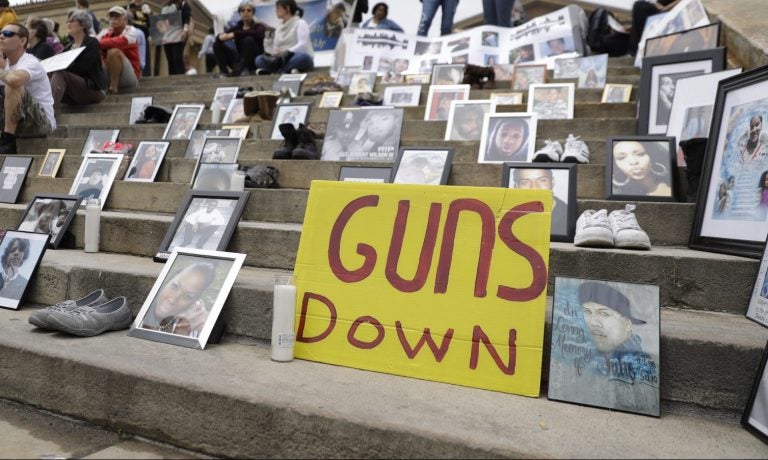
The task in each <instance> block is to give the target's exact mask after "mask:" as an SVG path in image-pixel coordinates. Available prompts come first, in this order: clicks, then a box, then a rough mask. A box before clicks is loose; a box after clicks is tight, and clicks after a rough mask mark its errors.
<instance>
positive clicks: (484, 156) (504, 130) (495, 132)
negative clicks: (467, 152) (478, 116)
mask: <svg viewBox="0 0 768 460" xmlns="http://www.w3.org/2000/svg"><path fill="white" fill-rule="evenodd" d="M537 123H538V119H537V118H536V114H535V113H508V112H504V113H488V114H486V115H485V117H484V118H483V134H482V136H481V138H480V149H479V150H478V157H477V162H478V163H504V162H507V161H531V159H532V158H533V153H534V151H535V143H536V126H537Z"/></svg>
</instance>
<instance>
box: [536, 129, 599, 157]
mask: <svg viewBox="0 0 768 460" xmlns="http://www.w3.org/2000/svg"><path fill="white" fill-rule="evenodd" d="M533 161H535V162H540V163H552V162H562V163H582V164H584V163H589V147H588V146H587V143H586V142H584V141H582V140H581V139H580V138H579V136H574V135H573V134H569V135H568V139H566V140H565V149H563V146H562V145H561V144H560V143H559V142H557V141H550V140H549V139H547V140H545V141H544V147H542V148H540V149H539V150H537V151H536V153H534V154H533Z"/></svg>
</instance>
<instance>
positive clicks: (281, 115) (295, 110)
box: [269, 102, 312, 140]
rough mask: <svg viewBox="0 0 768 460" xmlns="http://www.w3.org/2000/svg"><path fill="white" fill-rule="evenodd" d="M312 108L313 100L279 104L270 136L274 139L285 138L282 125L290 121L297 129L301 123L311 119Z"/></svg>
mask: <svg viewBox="0 0 768 460" xmlns="http://www.w3.org/2000/svg"><path fill="white" fill-rule="evenodd" d="M311 108H312V103H311V102H290V103H286V104H277V107H275V115H274V117H273V120H274V121H273V122H272V131H271V134H270V136H269V138H270V139H272V140H283V134H282V133H281V132H280V125H282V124H284V123H290V124H292V125H293V127H294V128H295V129H299V124H302V123H305V124H306V123H307V120H309V111H310V109H311Z"/></svg>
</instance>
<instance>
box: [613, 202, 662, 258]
mask: <svg viewBox="0 0 768 460" xmlns="http://www.w3.org/2000/svg"><path fill="white" fill-rule="evenodd" d="M634 210H635V205H633V204H627V205H626V206H625V207H624V209H620V210H616V211H613V212H611V214H610V215H609V216H608V221H609V222H610V223H611V229H612V231H613V239H614V241H615V245H616V247H617V248H624V249H651V240H650V238H648V234H647V233H645V231H644V230H643V229H642V228H640V224H638V223H637V217H635V213H634Z"/></svg>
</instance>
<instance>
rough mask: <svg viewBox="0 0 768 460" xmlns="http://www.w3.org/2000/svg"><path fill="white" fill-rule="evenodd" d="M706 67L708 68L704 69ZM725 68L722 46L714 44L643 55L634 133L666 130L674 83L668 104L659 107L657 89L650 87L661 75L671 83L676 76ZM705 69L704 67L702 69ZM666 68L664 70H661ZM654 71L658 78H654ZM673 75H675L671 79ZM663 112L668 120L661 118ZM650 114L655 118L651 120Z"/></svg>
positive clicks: (680, 76) (686, 75)
mask: <svg viewBox="0 0 768 460" xmlns="http://www.w3.org/2000/svg"><path fill="white" fill-rule="evenodd" d="M706 69H708V70H706ZM724 69H725V48H713V49H708V50H701V51H692V52H689V53H678V54H668V55H664V56H653V57H649V58H646V59H643V68H642V70H641V73H640V88H639V95H638V98H637V105H638V114H639V115H638V120H637V134H639V135H645V134H666V132H667V123H668V121H669V113H670V112H671V109H672V107H671V103H672V99H673V97H674V85H673V86H672V94H671V95H669V97H668V98H665V100H666V99H668V102H669V106H668V107H667V105H666V104H664V105H663V106H661V107H658V104H657V102H658V99H659V93H660V89H659V88H656V91H654V90H653V86H654V83H655V82H656V81H657V80H661V79H662V78H664V77H669V80H670V81H671V82H672V83H674V82H676V81H677V79H679V78H685V77H693V76H696V75H703V74H705V73H712V72H718V71H720V70H724ZM702 70H704V71H702ZM661 72H667V73H661ZM654 75H656V76H657V78H654ZM673 76H674V79H673ZM664 114H666V117H667V120H666V121H664ZM651 118H654V119H655V121H654V122H653V124H652V123H651Z"/></svg>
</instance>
